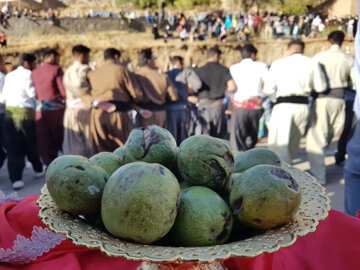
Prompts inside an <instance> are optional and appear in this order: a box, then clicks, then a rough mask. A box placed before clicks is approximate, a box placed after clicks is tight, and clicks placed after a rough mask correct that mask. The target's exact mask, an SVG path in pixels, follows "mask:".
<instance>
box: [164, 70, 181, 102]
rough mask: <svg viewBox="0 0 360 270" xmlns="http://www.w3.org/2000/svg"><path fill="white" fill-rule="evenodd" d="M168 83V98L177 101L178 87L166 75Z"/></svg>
mask: <svg viewBox="0 0 360 270" xmlns="http://www.w3.org/2000/svg"><path fill="white" fill-rule="evenodd" d="M166 85H167V87H166V92H167V96H168V99H169V100H170V101H177V99H178V92H177V89H176V87H175V86H174V84H173V83H172V82H171V80H170V78H169V77H168V76H167V75H166Z"/></svg>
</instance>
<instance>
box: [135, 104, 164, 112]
mask: <svg viewBox="0 0 360 270" xmlns="http://www.w3.org/2000/svg"><path fill="white" fill-rule="evenodd" d="M141 108H142V109H145V110H149V111H153V112H156V111H165V110H166V105H165V104H163V105H158V104H153V103H150V104H142V105H141Z"/></svg>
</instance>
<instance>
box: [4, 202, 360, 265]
mask: <svg viewBox="0 0 360 270" xmlns="http://www.w3.org/2000/svg"><path fill="white" fill-rule="evenodd" d="M36 200H37V197H36V196H29V197H26V198H25V199H23V200H22V201H21V202H19V203H6V204H2V205H0V226H1V230H0V248H4V249H7V248H12V246H13V241H14V240H15V239H16V237H17V235H18V234H21V235H23V236H25V237H30V235H31V231H32V229H33V226H39V227H44V228H45V226H44V225H43V224H42V223H41V220H40V219H39V218H38V216H37V213H38V211H39V209H38V207H37V206H36V204H35V202H36ZM359 232H360V220H358V219H356V218H354V217H351V216H348V215H345V214H343V213H340V212H338V211H335V210H331V211H330V213H329V217H328V218H327V219H326V220H325V221H321V222H320V224H319V225H318V227H317V230H316V232H315V233H311V234H308V235H306V236H304V237H299V238H298V239H297V241H296V243H295V244H294V245H292V246H290V247H288V248H281V249H280V250H279V251H278V252H275V253H271V254H263V255H260V256H257V257H255V258H232V259H229V260H226V261H225V265H226V266H227V267H228V269H230V270H232V269H234V270H235V269H241V270H270V269H274V270H285V269H286V270H302V269H304V270H312V269H314V270H332V269H334V270H339V269H357V268H359V265H360V234H359ZM139 265H140V263H138V262H132V261H127V260H125V259H121V258H112V257H108V256H106V255H104V254H102V253H101V252H100V251H99V250H91V249H87V248H84V247H76V246H74V245H73V244H72V243H71V242H70V241H69V240H65V241H63V242H62V243H61V244H60V245H58V246H56V247H55V248H54V249H52V250H50V252H49V253H46V254H44V255H43V256H42V257H39V258H38V259H37V260H36V261H34V262H31V263H30V264H28V265H24V266H10V265H4V264H0V270H7V269H18V270H42V269H44V270H45V269H46V270H48V269H51V270H57V269H61V270H62V269H66V270H78V269H89V270H91V269H94V270H99V269H101V270H103V269H104V270H106V269H126V270H132V269H136V268H137V267H138V266H139ZM186 268H187V267H185V269H186Z"/></svg>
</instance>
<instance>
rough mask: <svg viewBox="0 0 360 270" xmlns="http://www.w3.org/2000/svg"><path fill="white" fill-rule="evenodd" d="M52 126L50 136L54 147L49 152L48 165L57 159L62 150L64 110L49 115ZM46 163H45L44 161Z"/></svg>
mask: <svg viewBox="0 0 360 270" xmlns="http://www.w3.org/2000/svg"><path fill="white" fill-rule="evenodd" d="M48 120H49V121H51V125H50V136H51V142H52V145H51V147H50V148H49V151H48V160H47V162H46V163H45V165H48V164H47V163H49V164H50V163H51V162H52V161H53V160H54V159H55V158H57V156H58V153H59V151H61V152H62V151H63V150H62V144H63V141H64V109H60V110H56V111H52V112H51V114H49V118H48ZM44 162H45V161H44Z"/></svg>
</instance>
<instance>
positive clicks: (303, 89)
mask: <svg viewBox="0 0 360 270" xmlns="http://www.w3.org/2000/svg"><path fill="white" fill-rule="evenodd" d="M312 89H314V90H315V91H316V92H323V91H325V89H326V80H325V74H324V73H323V72H322V70H321V67H320V64H319V63H318V62H317V61H315V60H313V59H311V58H309V57H306V56H304V55H302V54H300V53H296V54H293V55H290V56H288V57H285V58H283V59H280V60H277V61H275V62H273V63H272V65H271V67H270V70H269V77H268V79H267V80H266V81H265V86H264V92H265V93H266V94H268V95H274V96H275V97H276V98H277V103H276V104H275V106H274V108H273V110H272V113H271V118H270V127H269V138H268V145H269V148H270V149H272V150H273V151H274V152H276V153H277V154H278V155H279V157H280V159H281V160H282V161H284V162H287V163H289V164H291V163H292V159H293V158H295V155H296V153H297V151H298V149H299V144H300V139H301V137H302V136H304V135H305V132H306V128H307V125H308V118H309V96H310V93H311V91H312Z"/></svg>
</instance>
